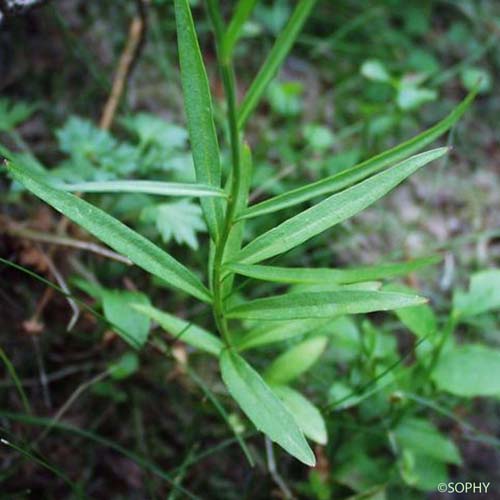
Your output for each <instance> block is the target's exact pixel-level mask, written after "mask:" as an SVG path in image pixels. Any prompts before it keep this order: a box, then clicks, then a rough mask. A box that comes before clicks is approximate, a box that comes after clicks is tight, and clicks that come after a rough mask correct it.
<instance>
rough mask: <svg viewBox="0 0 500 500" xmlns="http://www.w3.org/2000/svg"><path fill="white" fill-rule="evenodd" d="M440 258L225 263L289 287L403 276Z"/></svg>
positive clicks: (251, 275)
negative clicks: (346, 263) (306, 264)
mask: <svg viewBox="0 0 500 500" xmlns="http://www.w3.org/2000/svg"><path fill="white" fill-rule="evenodd" d="M439 261H440V257H439V256H436V257H423V258H421V259H415V260H411V261H408V262H387V263H384V264H378V265H374V266H363V267H353V268H350V269H328V268H297V267H275V266H259V265H254V264H228V265H227V266H226V267H227V269H228V270H230V271H233V272H235V273H237V274H241V275H242V276H247V277H248V278H254V279H258V280H263V281H271V282H276V283H290V284H328V285H330V284H337V285H342V284H347V283H362V282H364V281H368V280H382V279H389V278H394V277H395V276H404V275H406V274H409V273H411V272H413V271H416V270H418V269H422V268H423V267H426V266H430V265H432V264H436V263H437V262H439Z"/></svg>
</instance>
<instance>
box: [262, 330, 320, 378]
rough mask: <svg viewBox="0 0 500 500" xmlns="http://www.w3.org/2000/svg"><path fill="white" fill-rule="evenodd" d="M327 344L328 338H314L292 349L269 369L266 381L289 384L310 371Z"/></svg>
mask: <svg viewBox="0 0 500 500" xmlns="http://www.w3.org/2000/svg"><path fill="white" fill-rule="evenodd" d="M327 344H328V339H327V338H326V337H313V338H311V339H307V340H304V342H301V343H300V344H297V345H295V346H293V347H291V348H290V349H288V351H285V352H284V353H282V354H281V355H280V356H278V357H277V358H276V359H275V360H274V361H273V362H272V363H271V364H270V365H269V366H268V367H267V369H266V371H265V372H264V379H265V380H266V381H267V382H269V383H270V384H275V385H279V384H287V383H288V382H290V381H292V380H294V379H296V378H297V377H299V376H300V375H302V374H303V373H304V372H306V371H307V370H309V368H311V366H313V365H314V363H316V361H317V360H318V359H319V357H320V356H321V354H322V353H323V351H324V350H325V348H326V346H327Z"/></svg>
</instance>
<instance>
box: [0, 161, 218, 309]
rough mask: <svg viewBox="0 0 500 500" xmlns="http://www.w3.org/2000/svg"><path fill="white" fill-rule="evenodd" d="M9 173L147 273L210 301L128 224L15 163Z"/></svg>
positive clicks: (177, 266) (176, 264)
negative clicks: (50, 184) (53, 185)
mask: <svg viewBox="0 0 500 500" xmlns="http://www.w3.org/2000/svg"><path fill="white" fill-rule="evenodd" d="M7 170H8V172H9V173H10V174H11V175H12V177H13V178H14V179H15V180H17V181H19V182H20V183H21V184H23V185H24V186H25V187H26V189H28V190H29V191H31V192H32V193H33V194H35V195H36V196H38V197H39V198H41V199H42V200H44V201H45V202H46V203H48V204H49V205H51V206H52V207H53V208H55V209H56V210H57V211H59V212H61V213H62V214H64V215H65V216H66V217H68V218H69V219H71V220H72V221H73V222H75V223H76V224H79V225H80V226H82V227H83V228H84V229H86V230H87V231H89V232H90V233H91V234H93V235H94V236H95V237H96V238H98V239H100V240H101V241H103V242H104V243H106V244H107V245H109V246H110V247H111V248H113V249H114V250H116V251H117V252H118V253H121V254H122V255H125V256H127V257H128V258H129V259H130V260H131V261H132V262H134V263H135V264H137V265H138V266H139V267H141V268H142V269H144V270H145V271H147V272H149V273H151V274H153V275H155V276H157V277H159V278H161V279H163V280H165V281H166V282H167V283H169V284H170V285H171V286H173V287H175V288H179V289H180V290H183V291H184V292H186V293H188V294H190V295H193V296H194V297H196V298H198V299H200V300H202V301H203V302H210V300H211V296H210V292H209V291H208V290H207V289H206V288H205V286H204V285H203V283H202V282H201V281H200V280H199V278H198V277H197V276H196V275H195V274H194V273H193V272H191V271H190V270H189V269H187V268H186V267H184V266H183V265H182V264H181V263H180V262H178V261H177V260H175V259H174V258H173V257H172V256H170V255H169V254H168V253H166V252H164V251H163V250H161V249H160V248H159V247H157V246H156V245H155V244H154V243H152V242H151V241H149V240H148V239H146V238H144V237H143V236H141V235H140V234H138V233H136V232H135V231H133V230H132V229H130V228H129V227H128V226H126V225H125V224H123V223H121V222H120V221H118V220H117V219H115V218H114V217H111V216H110V215H108V214H107V213H106V212H104V211H102V210H100V209H99V208H96V207H94V206H93V205H91V204H90V203H87V202H86V201H84V200H82V199H80V198H78V197H77V196H74V195H72V194H69V193H66V192H65V191H61V190H59V189H56V188H54V187H52V186H49V185H48V184H45V182H44V180H43V178H42V177H41V176H40V175H39V174H36V173H34V172H28V170H27V169H23V168H22V167H21V166H19V165H16V164H15V163H8V164H7Z"/></svg>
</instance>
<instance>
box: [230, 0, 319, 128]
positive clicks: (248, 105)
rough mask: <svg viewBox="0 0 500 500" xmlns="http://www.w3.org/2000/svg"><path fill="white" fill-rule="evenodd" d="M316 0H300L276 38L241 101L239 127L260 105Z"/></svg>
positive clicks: (243, 124)
mask: <svg viewBox="0 0 500 500" xmlns="http://www.w3.org/2000/svg"><path fill="white" fill-rule="evenodd" d="M316 1H317V0H300V1H299V3H298V4H297V7H295V10H294V11H293V14H292V16H291V17H290V20H289V21H288V23H287V25H286V26H285V29H284V30H283V32H282V33H281V35H280V36H279V37H278V39H277V40H276V43H275V44H274V46H273V48H272V49H271V52H270V53H269V55H268V56H267V59H266V60H265V62H264V64H263V65H262V68H261V69H260V71H259V73H258V75H257V76H256V78H255V80H254V81H253V83H252V85H251V86H250V88H249V89H248V92H247V94H246V96H245V98H244V99H243V102H242V103H241V107H240V111H239V116H238V128H239V129H240V130H241V129H242V128H243V127H244V126H245V123H246V122H247V120H248V118H249V117H250V115H251V113H252V111H253V110H254V109H255V108H256V106H257V105H258V103H259V101H260V99H261V97H262V94H263V93H264V91H265V90H266V88H267V86H268V85H269V83H270V82H271V80H272V79H273V78H274V76H275V75H276V73H277V71H278V69H279V67H280V66H281V64H282V63H283V61H284V60H285V57H286V56H287V54H288V53H289V52H290V49H291V48H292V45H293V44H294V42H295V40H296V38H297V36H298V35H299V33H300V32H301V30H302V27H303V26H304V23H305V22H306V20H307V18H308V16H309V14H310V12H311V10H312V8H313V7H314V4H315V3H316Z"/></svg>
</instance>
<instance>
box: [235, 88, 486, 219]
mask: <svg viewBox="0 0 500 500" xmlns="http://www.w3.org/2000/svg"><path fill="white" fill-rule="evenodd" d="M476 93H477V90H473V91H472V92H470V93H469V95H467V97H466V98H465V99H464V100H463V101H462V102H461V103H460V104H459V105H458V106H456V107H455V109H453V111H452V112H451V113H450V114H449V115H448V116H446V117H445V118H444V119H443V120H441V121H440V122H439V123H437V124H436V125H434V126H433V127H431V128H430V129H428V130H426V131H425V132H422V133H421V134H419V135H417V136H415V137H413V138H412V139H410V140H408V141H406V142H403V143H402V144H399V145H398V146H396V147H394V148H392V149H389V150H388V151H384V152H383V153H381V154H379V155H377V156H374V157H373V158H370V159H368V160H366V161H363V162H362V163H359V164H358V165H356V166H354V167H352V168H350V169H349V170H346V171H345V172H340V173H338V174H335V175H331V176H330V177H326V178H324V179H320V180H319V181H316V182H313V183H311V184H307V185H305V186H302V187H299V188H297V189H293V190H291V191H288V192H286V193H283V194H280V195H278V196H275V197H273V198H271V199H269V200H265V201H263V202H261V203H257V204H256V205H253V206H251V207H250V208H248V210H246V212H245V213H244V214H243V217H244V218H250V217H258V216H260V215H264V214H268V213H272V212H276V211H278V210H283V209H285V208H288V207H291V206H294V205H297V204H299V203H302V202H304V201H307V200H310V199H312V198H315V197H317V196H322V195H326V194H332V193H336V192H338V191H341V190H342V189H345V188H347V187H349V186H352V185H353V184H355V183H356V182H359V181H361V180H363V179H366V178H367V177H369V176H370V175H372V174H375V173H377V172H380V171H381V170H383V169H385V168H386V167H388V166H390V165H393V164H395V163H396V162H399V161H401V160H404V159H405V158H408V157H409V156H410V155H412V154H414V153H417V152H418V151H420V150H421V149H423V148H424V147H425V146H427V145H428V144H430V143H431V142H433V141H435V140H436V139H437V138H439V137H440V136H441V135H443V134H444V133H446V132H447V131H448V130H450V128H451V127H453V125H455V124H456V123H457V121H458V120H459V119H460V118H461V117H462V116H463V114H464V113H465V111H467V109H468V108H469V106H470V104H471V102H472V101H473V100H474V98H475V96H476Z"/></svg>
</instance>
